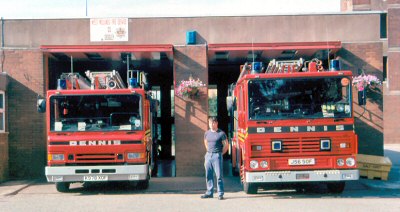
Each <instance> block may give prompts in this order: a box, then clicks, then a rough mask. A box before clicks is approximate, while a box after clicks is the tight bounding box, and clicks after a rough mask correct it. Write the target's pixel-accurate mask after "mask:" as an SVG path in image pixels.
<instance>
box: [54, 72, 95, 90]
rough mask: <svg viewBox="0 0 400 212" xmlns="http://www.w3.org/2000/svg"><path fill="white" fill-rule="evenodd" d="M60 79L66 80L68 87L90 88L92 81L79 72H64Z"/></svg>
mask: <svg viewBox="0 0 400 212" xmlns="http://www.w3.org/2000/svg"><path fill="white" fill-rule="evenodd" d="M60 79H62V80H65V83H66V89H68V90H73V89H77V90H79V89H90V83H89V81H87V79H86V78H85V77H82V76H81V75H80V74H79V73H62V74H61V76H60Z"/></svg>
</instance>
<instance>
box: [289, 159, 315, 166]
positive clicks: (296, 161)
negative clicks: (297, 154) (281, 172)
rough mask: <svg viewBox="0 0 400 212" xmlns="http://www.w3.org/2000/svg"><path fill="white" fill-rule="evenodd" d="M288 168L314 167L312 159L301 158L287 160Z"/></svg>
mask: <svg viewBox="0 0 400 212" xmlns="http://www.w3.org/2000/svg"><path fill="white" fill-rule="evenodd" d="M288 164H289V166H305V165H315V159H314V158H302V159H289V161H288Z"/></svg>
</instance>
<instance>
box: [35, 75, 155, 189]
mask: <svg viewBox="0 0 400 212" xmlns="http://www.w3.org/2000/svg"><path fill="white" fill-rule="evenodd" d="M85 74H86V77H83V76H82V75H80V74H79V73H63V74H61V77H60V78H59V79H58V80H57V89H56V90H48V91H47V96H46V98H45V99H44V98H41V99H38V111H39V112H46V126H47V152H48V164H47V166H46V168H45V175H46V178H47V180H48V182H55V184H56V188H57V190H58V191H59V192H66V191H68V190H69V187H70V184H71V183H73V182H102V181H128V182H132V184H134V185H136V186H137V187H139V188H140V189H146V188H147V187H148V185H149V179H150V176H151V175H152V174H153V175H154V173H155V172H156V168H157V167H156V155H157V154H156V145H157V125H156V123H155V118H154V119H153V117H155V116H156V111H157V104H158V102H157V101H156V100H153V99H152V98H151V94H150V92H149V91H148V90H147V83H146V82H147V80H146V75H145V74H144V73H143V72H140V71H133V70H129V71H128V73H127V80H128V83H127V84H128V87H126V86H125V84H124V82H123V81H122V79H121V76H120V75H119V73H118V72H116V71H103V72H92V71H86V72H85ZM87 79H89V80H90V81H89V80H87ZM152 172H153V173H152Z"/></svg>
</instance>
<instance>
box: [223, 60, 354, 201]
mask: <svg viewBox="0 0 400 212" xmlns="http://www.w3.org/2000/svg"><path fill="white" fill-rule="evenodd" d="M332 62H335V64H337V61H332ZM336 69H337V68H336ZM351 80H352V73H351V72H350V71H342V70H329V71H325V69H324V67H323V65H322V62H321V61H320V60H318V59H313V60H311V61H304V60H302V59H300V60H291V61H276V60H272V61H271V62H270V63H269V64H268V65H267V67H266V68H265V67H263V64H262V63H260V62H253V63H251V64H245V65H242V66H241V73H240V76H239V79H238V81H237V83H236V84H233V85H231V86H230V89H229V92H228V97H227V106H228V111H229V114H230V126H229V129H230V132H229V137H231V138H232V139H231V143H230V144H231V153H232V171H233V174H234V175H236V176H238V175H240V179H241V182H242V184H243V189H244V191H245V192H246V193H248V194H254V193H257V192H258V188H271V187H280V186H282V185H288V184H289V185H296V186H299V185H300V186H301V185H304V184H308V183H314V182H315V183H317V182H318V183H320V182H323V183H326V184H327V188H328V190H329V191H330V192H334V193H341V192H342V191H343V189H344V187H345V182H346V181H348V180H357V179H358V178H359V172H358V170H357V167H356V161H355V159H356V154H357V145H358V143H357V135H356V134H355V132H354V116H353V107H352V98H353V97H352V87H351Z"/></svg>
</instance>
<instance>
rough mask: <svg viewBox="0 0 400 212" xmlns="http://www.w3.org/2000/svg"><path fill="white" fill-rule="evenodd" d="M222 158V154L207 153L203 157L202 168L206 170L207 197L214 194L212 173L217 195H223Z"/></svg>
mask: <svg viewBox="0 0 400 212" xmlns="http://www.w3.org/2000/svg"><path fill="white" fill-rule="evenodd" d="M222 164H223V158H222V153H209V152H207V153H206V155H205V156H204V168H205V169H206V184H207V192H206V194H207V195H212V194H213V193H214V172H215V176H216V177H217V189H218V195H219V196H223V195H224V181H223V179H222V178H223V168H222Z"/></svg>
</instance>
